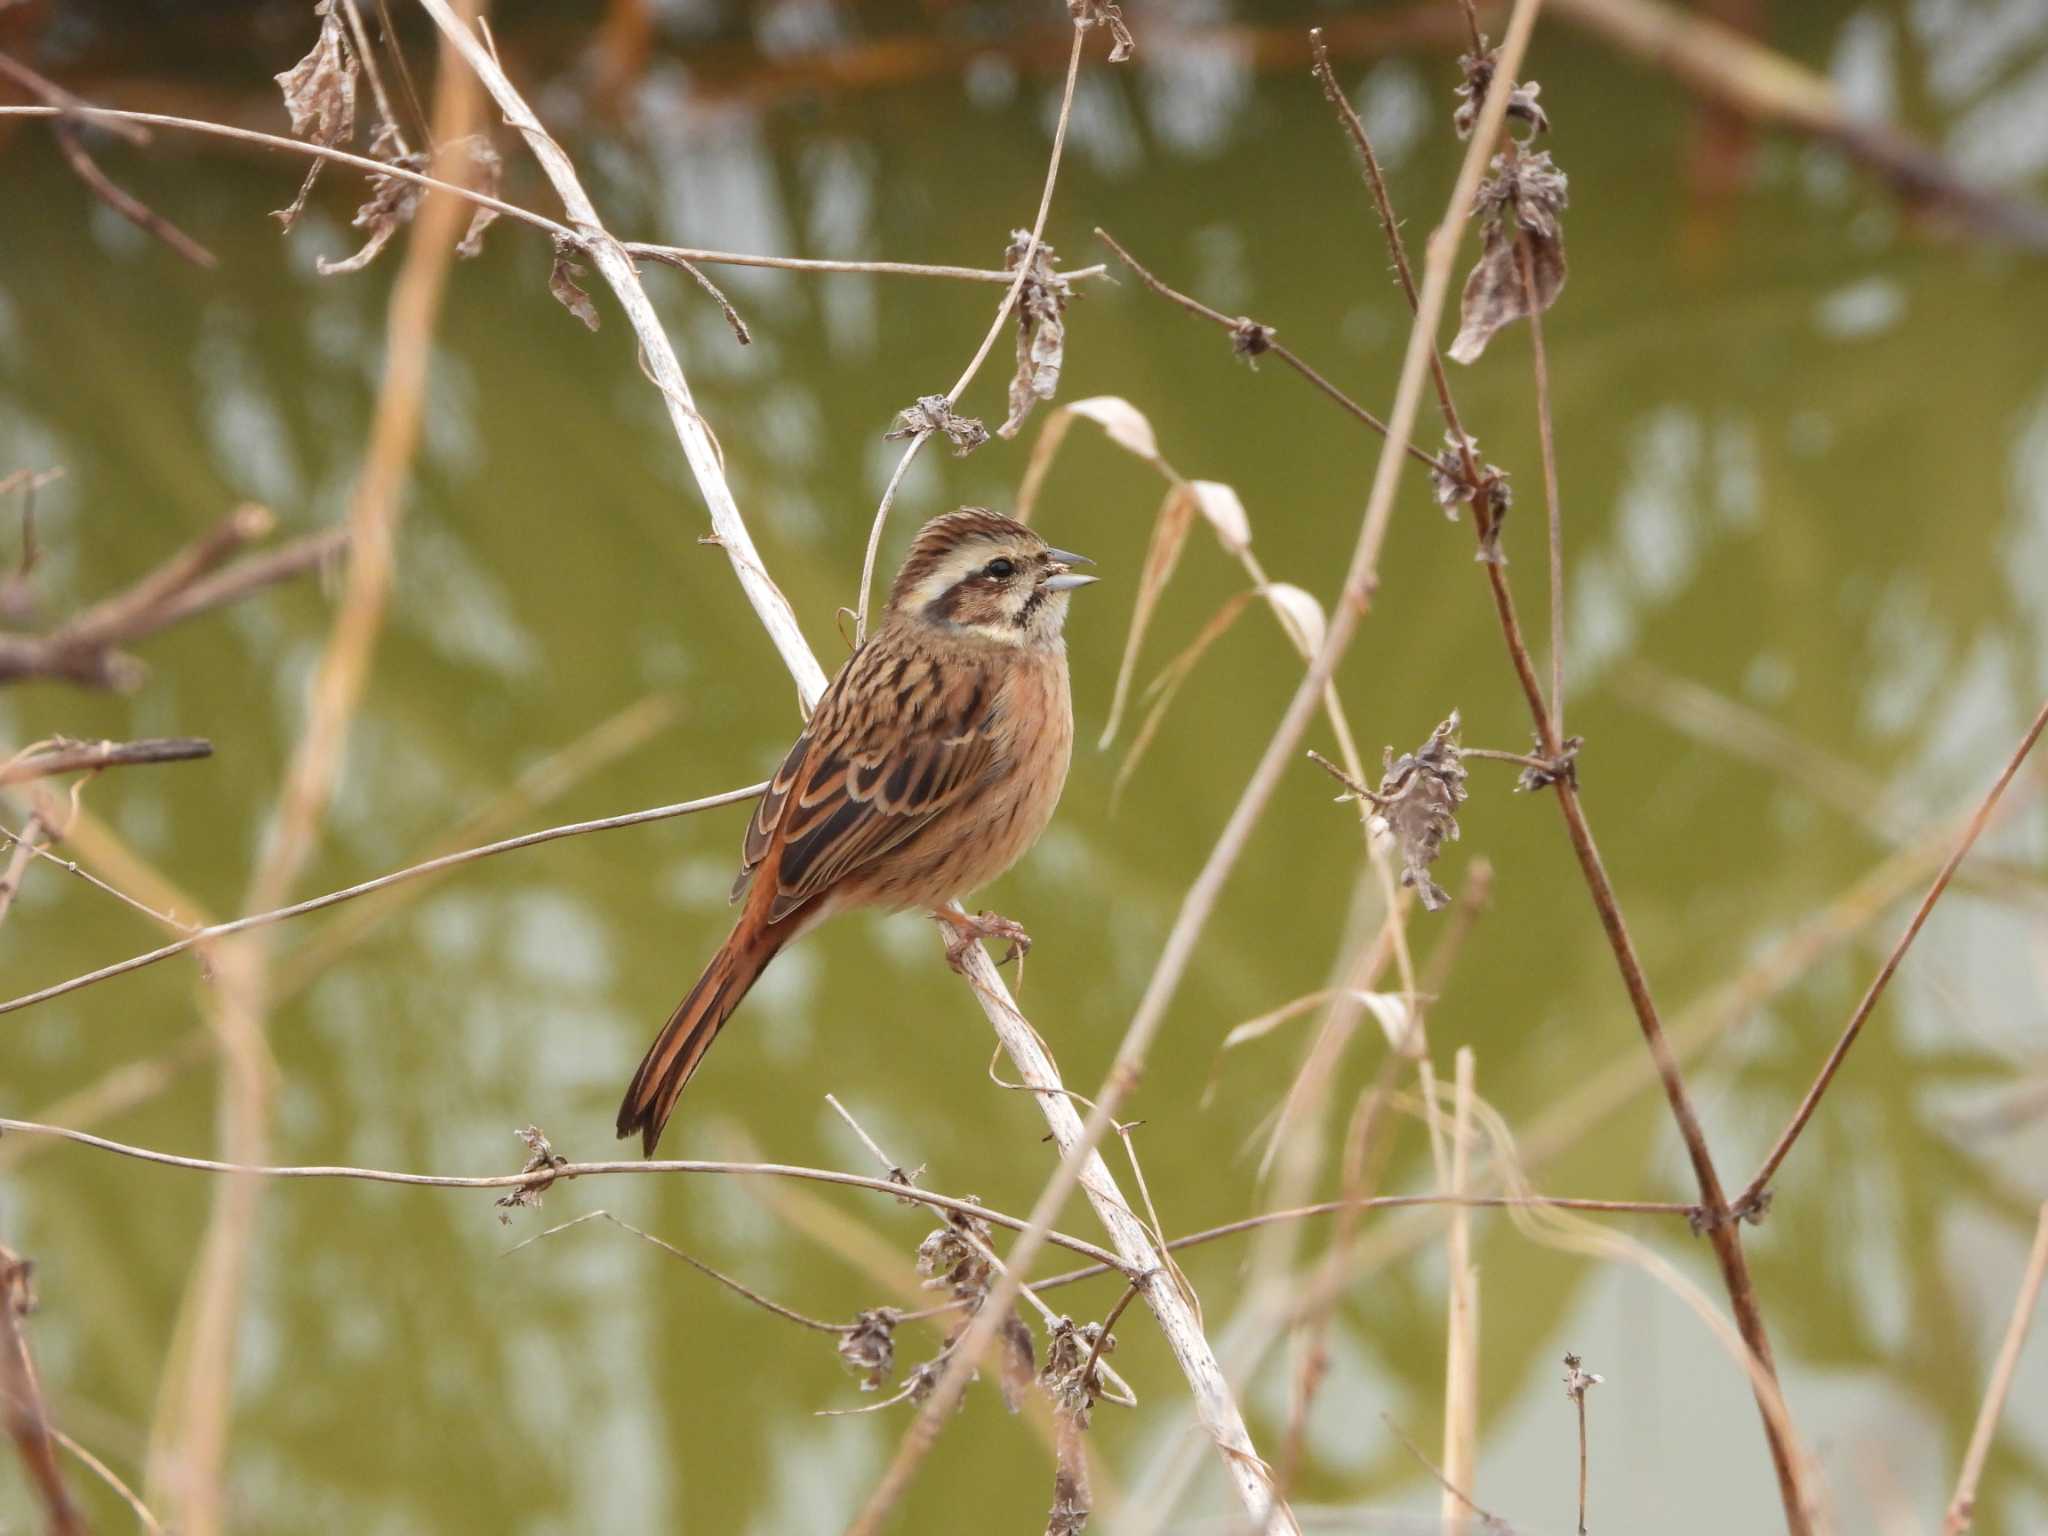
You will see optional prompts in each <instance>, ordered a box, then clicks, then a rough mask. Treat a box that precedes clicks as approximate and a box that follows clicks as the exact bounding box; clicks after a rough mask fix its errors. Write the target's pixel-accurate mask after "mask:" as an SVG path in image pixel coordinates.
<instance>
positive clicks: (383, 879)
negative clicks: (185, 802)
mask: <svg viewBox="0 0 2048 1536" xmlns="http://www.w3.org/2000/svg"><path fill="white" fill-rule="evenodd" d="M767 788H768V785H767V782H766V781H765V780H764V781H763V782H761V783H759V784H749V785H747V786H746V787H745V788H743V789H729V790H727V791H725V792H724V793H723V794H718V795H706V796H705V797H704V798H703V799H701V800H685V801H683V802H681V803H680V804H677V805H658V806H655V807H653V808H652V809H650V810H645V811H629V812H627V813H626V814H625V815H622V816H602V817H599V818H598V819H597V820H595V821H572V822H569V823H567V824H566V825H564V826H559V827H548V828H546V829H545V830H543V831H540V832H525V833H522V834H520V835H519V836H518V837H507V838H502V839H500V840H499V841H497V842H495V843H485V844H483V845H482V846H481V847H477V848H465V849H463V850H462V851H461V852H459V853H444V854H442V855H441V856H440V857H439V858H435V859H428V860H426V861H425V862H424V863H420V864H413V865H408V866H407V867H406V868H404V869H397V870H393V871H392V872H391V873H390V874H388V875H379V876H377V877H376V878H375V879H373V880H364V881H361V882H359V883H357V884H355V885H350V886H344V887H343V888H342V889H340V890H338V891H329V892H327V893H326V894H325V895H321V896H312V897H308V898H307V899H306V900H304V901H295V902H293V903H292V904H291V905H290V906H285V907H278V908H275V909H273V910H271V911H268V912H256V913H252V914H250V915H249V916H247V917H238V918H235V919H233V920H232V921H230V922H225V923H214V924H212V925H211V926H209V927H206V928H201V929H199V930H197V931H196V932H194V933H191V934H188V935H187V936H186V937H184V938H182V939H179V940H177V941H176V942H174V943H170V944H166V945H164V946H163V947H162V948H161V949H152V950H150V951H149V952H148V953H147V954H142V955H131V956H130V957H129V958H128V959H126V960H120V961H116V962H115V963H114V964H112V965H104V966H101V967H100V968H99V969H98V970H96V971H88V972H87V973H86V974H85V975H83V976H74V977H72V978H71V979H70V980H69V981H60V982H57V983H55V984H53V985H51V986H47V987H44V988H42V989H41V990H39V991H35V992H27V993H24V994H22V995H21V996H20V997H16V998H11V999H9V1000H8V1001H6V1002H0V1013H13V1012H15V1011H16V1010H17V1009H21V1008H28V1007H31V1006H33V1005H34V1004H36V1003H41V1002H47V1001H48V1000H49V999H51V998H53V997H62V996H63V995H64V994H65V993H67V992H76V991H78V990H79V989H80V988H81V987H89V986H92V985H93V984H94V983H96V982H101V981H106V980H108V979H110V978H112V977H115V976H125V975H127V974H128V973H129V972H130V971H139V970H141V969H142V968H143V967H144V966H149V965H155V964H156V963H157V962H158V961H160V960H169V959H170V958H172V957H173V956H174V955H182V954H184V953H185V951H186V950H188V949H191V948H193V947H194V946H195V945H200V944H208V943H211V942H213V941H214V940H216V939H223V938H226V937H228V936H229V935H231V934H236V933H243V932H246V931H247V930H249V929H251V928H262V927H266V926H268V925H269V924H271V923H281V922H284V921H285V920H287V919H288V918H294V917H303V916H304V915H305V914H306V913H308V912H318V911H321V910H322V909H324V908H327V907H333V906H339V905H340V904H341V903H342V902H344V901H353V900H355V899H356V897H358V896H367V895H369V894H370V893H371V892H372V891H381V890H384V889H385V888H386V887H388V886H393V885H399V884H402V883H403V882H405V881H407V880H417V879H419V878H421V877H422V876H424V875H432V874H438V873H439V872H440V871H442V870H444V869H454V868H456V867H457V866H458V865H462V864H473V863H475V862H476V861H477V860H478V859H487V858H490V857H491V856H492V855H493V854H499V853H512V852H516V851H517V850H519V849H521V848H533V847H537V846H539V845H540V844H542V843H552V842H557V841H559V840H560V839H562V838H565V837H581V836H582V835H583V834H585V833H588V832H610V831H615V830H617V829H618V828H620V827H638V826H644V825H646V824H647V823H648V822H653V821H667V820H669V819H670V818H671V817H675V816H688V815H691V814H692V813H694V812H697V811H708V810H714V809H716V808H717V807H719V806H722V805H737V804H739V803H741V802H742V801H746V800H754V799H758V798H759V797H760V796H761V794H762V793H763V792H764V791H765V790H766V789H767Z"/></svg>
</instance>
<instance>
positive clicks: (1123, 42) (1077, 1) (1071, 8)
mask: <svg viewBox="0 0 2048 1536" xmlns="http://www.w3.org/2000/svg"><path fill="white" fill-rule="evenodd" d="M1067 14H1068V15H1069V16H1071V17H1073V18H1074V25H1075V26H1077V27H1079V28H1080V29H1081V30H1082V31H1083V32H1086V31H1088V30H1089V29H1090V28H1092V27H1107V28H1108V29H1109V62H1110V63H1112V64H1121V63H1123V61H1124V60H1125V59H1128V58H1129V57H1130V56H1131V55H1132V54H1133V53H1134V52H1136V51H1137V47H1138V42H1137V39H1136V38H1134V37H1132V36H1131V29H1130V27H1129V26H1128V25H1127V24H1126V23H1125V21H1124V11H1123V7H1122V6H1120V5H1118V4H1116V3H1115V0H1067Z"/></svg>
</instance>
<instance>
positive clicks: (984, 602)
mask: <svg viewBox="0 0 2048 1536" xmlns="http://www.w3.org/2000/svg"><path fill="white" fill-rule="evenodd" d="M1092 563H1093V562H1092V561H1090V560H1088V559H1087V558H1086V557H1084V556H1081V555H1075V554H1069V553H1068V552H1067V551H1066V550H1063V549H1054V548H1053V547H1052V546H1051V545H1049V544H1047V543H1046V542H1045V540H1043V539H1041V538H1040V537H1039V536H1038V535H1037V534H1035V533H1033V532H1032V531H1031V530H1030V529H1029V528H1027V527H1026V526H1025V525H1024V524H1022V523H1020V522H1017V521H1015V520H1014V519H1011V518H1007V517H1004V516H1003V515H1002V514H1000V513H997V512H990V511H987V510H986V509H984V508H981V507H962V508H961V509H960V510H959V511H957V512H948V513H946V514H945V515H944V516H943V517H935V518H933V519H932V520H931V521H930V522H928V523H926V524H925V525H924V527H922V528H920V529H919V530H918V532H917V537H916V538H915V539H913V540H912V541H911V544H910V553H909V554H908V555H906V556H905V557H904V560H903V567H902V569H901V570H899V571H897V573H896V580H895V583H894V584H893V585H892V586H891V587H890V588H889V611H890V613H892V614H894V615H898V616H900V617H901V618H904V619H907V620H911V621H913V622H917V623H923V624H929V625H933V626H936V627H938V628H940V629H945V630H950V631H953V632H956V633H965V634H972V635H977V636H979V637H981V638H983V639H985V640H992V641H994V642H996V643H997V644H999V645H1024V646H1056V645H1058V644H1059V642H1060V626H1061V625H1062V624H1064V623H1065V622H1066V617H1067V595H1068V594H1069V593H1070V592H1072V591H1074V590H1075V589H1076V588H1077V587H1085V586H1087V585H1088V584H1089V583H1090V582H1092V581H1094V580H1095V578H1094V577H1093V576H1080V575H1076V574H1075V573H1074V570H1073V567H1074V566H1076V565H1090V564H1092Z"/></svg>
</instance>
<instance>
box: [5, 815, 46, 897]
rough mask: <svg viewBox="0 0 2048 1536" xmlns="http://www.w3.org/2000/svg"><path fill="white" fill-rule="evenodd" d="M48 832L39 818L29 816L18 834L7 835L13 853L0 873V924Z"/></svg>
mask: <svg viewBox="0 0 2048 1536" xmlns="http://www.w3.org/2000/svg"><path fill="white" fill-rule="evenodd" d="M48 830H49V829H48V828H46V827H45V826H44V825H43V821H42V818H41V817H40V816H31V817H29V819H28V825H27V826H25V827H23V828H22V829H21V831H20V833H19V834H9V840H10V841H11V842H12V843H13V845H14V852H12V853H11V854H9V855H8V856H7V868H6V870H5V871H4V872H0V923H4V922H6V921H7V914H8V913H9V912H11V911H13V910H14V897H15V893H16V892H17V891H19V890H20V889H21V881H22V877H23V876H24V875H26V874H27V873H28V867H29V865H30V864H31V863H33V862H34V861H35V856H36V854H37V853H39V852H40V851H41V849H42V843H43V836H44V834H45V833H46V832H47V831H48Z"/></svg>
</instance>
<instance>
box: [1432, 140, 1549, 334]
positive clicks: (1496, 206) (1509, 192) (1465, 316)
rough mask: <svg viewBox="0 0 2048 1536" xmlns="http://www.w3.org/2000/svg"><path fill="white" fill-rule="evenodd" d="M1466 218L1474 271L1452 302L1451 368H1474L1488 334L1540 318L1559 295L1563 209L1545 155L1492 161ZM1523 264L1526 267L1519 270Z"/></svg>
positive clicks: (1520, 153)
mask: <svg viewBox="0 0 2048 1536" xmlns="http://www.w3.org/2000/svg"><path fill="white" fill-rule="evenodd" d="M1490 171H1491V174H1489V175H1488V176H1487V178H1486V180H1485V181H1483V182H1481V183H1480V184H1479V194H1478V197H1477V199H1476V201H1475V202H1474V204H1473V213H1474V215H1475V216H1476V217H1477V218H1478V219H1479V220H1480V222H1481V224H1482V226H1483V228H1484V245H1483V246H1482V248H1481V250H1480V253H1479V261H1478V264H1477V265H1475V266H1474V267H1473V268H1472V273H1471V275H1470V276H1469V277H1467V278H1466V279H1465V292H1464V295H1463V297H1462V298H1461V299H1460V300H1459V306H1458V313H1459V319H1460V324H1459V327H1458V334H1457V336H1456V337H1455V338H1454V339H1453V340H1452V342H1451V345H1450V354H1451V357H1452V359H1453V360H1454V361H1456V362H1460V363H1471V362H1475V361H1477V360H1478V358H1479V356H1480V354H1481V353H1483V352H1484V351H1485V350H1486V344H1487V342H1489V341H1490V340H1492V339H1493V333H1494V332H1495V331H1497V330H1499V329H1500V328H1501V327H1502V326H1504V325H1507V324H1508V323H1509V322H1511V321H1515V320H1520V319H1524V318H1526V317H1527V316H1529V315H1531V314H1541V313H1542V312H1543V311H1544V310H1547V309H1549V308H1550V306H1551V305H1553V304H1555V303H1556V302H1557V296H1558V294H1560V293H1561V292H1563V291H1564V279H1565V260H1564V219H1563V214H1564V210H1565V207H1566V205H1567V203H1568V202H1569V201H1570V199H1569V196H1568V190H1567V183H1566V179H1565V174H1564V172H1563V171H1560V170H1559V169H1558V168H1557V166H1556V164H1555V163H1553V162H1552V160H1551V158H1550V152H1549V151H1548V150H1543V151H1539V152H1537V153H1534V154H1531V153H1528V152H1526V151H1524V150H1520V149H1511V150H1510V152H1509V153H1507V154H1504V155H1495V156H1494V157H1493V163H1492V165H1491V167H1490ZM1525 263H1526V266H1525Z"/></svg>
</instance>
